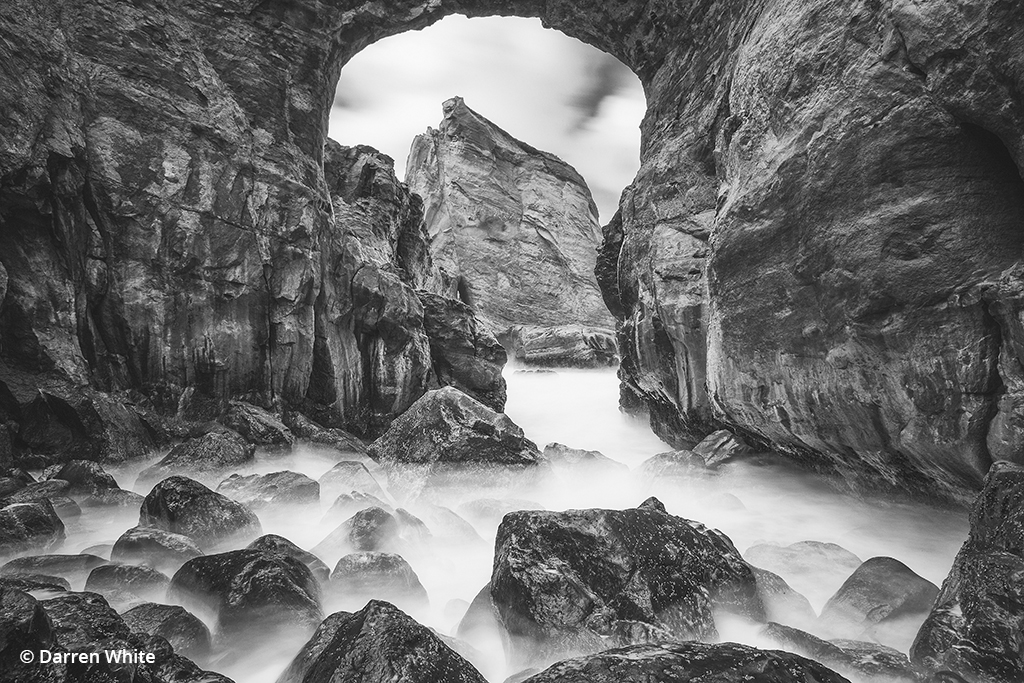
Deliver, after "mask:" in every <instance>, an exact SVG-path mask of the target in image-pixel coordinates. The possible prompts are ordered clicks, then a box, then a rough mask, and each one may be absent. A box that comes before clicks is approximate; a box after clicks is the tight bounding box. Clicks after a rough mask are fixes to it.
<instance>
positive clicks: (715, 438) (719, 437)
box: [693, 429, 753, 467]
mask: <svg viewBox="0 0 1024 683" xmlns="http://www.w3.org/2000/svg"><path fill="white" fill-rule="evenodd" d="M752 452H753V449H751V448H750V446H748V445H747V444H746V443H745V442H744V441H743V439H741V438H740V437H738V436H736V435H735V434H733V433H732V432H730V431H728V430H725V429H719V430H718V431H717V432H713V433H711V434H708V435H707V436H706V437H704V439H703V440H702V441H701V442H700V443H698V444H697V445H696V446H694V447H693V454H694V455H696V456H698V457H699V458H700V459H701V460H703V461H704V466H705V467H718V466H719V465H723V464H725V463H727V462H729V461H731V460H735V459H736V458H738V457H741V456H744V455H749V454H750V453H752Z"/></svg>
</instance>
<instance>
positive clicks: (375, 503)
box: [320, 491, 393, 525]
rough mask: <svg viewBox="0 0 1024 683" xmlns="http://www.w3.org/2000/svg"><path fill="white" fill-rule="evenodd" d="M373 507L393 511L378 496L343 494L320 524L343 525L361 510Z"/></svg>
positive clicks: (353, 492)
mask: <svg viewBox="0 0 1024 683" xmlns="http://www.w3.org/2000/svg"><path fill="white" fill-rule="evenodd" d="M372 507H377V508H381V509H382V510H386V511H387V512H392V511H393V510H392V508H391V507H390V506H389V505H388V504H387V503H385V502H384V501H382V500H381V499H380V498H377V497H376V496H372V495H370V494H367V493H363V492H361V491H350V492H349V493H343V494H341V495H340V496H338V497H337V498H335V499H334V502H333V503H332V504H331V507H330V508H328V510H327V512H325V513H324V516H323V519H322V520H320V523H321V524H330V525H336V524H341V523H342V522H344V521H345V520H346V519H349V518H350V517H351V516H352V515H354V514H355V513H357V512H359V511H360V510H365V509H367V508H372Z"/></svg>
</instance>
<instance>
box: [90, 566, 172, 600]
mask: <svg viewBox="0 0 1024 683" xmlns="http://www.w3.org/2000/svg"><path fill="white" fill-rule="evenodd" d="M170 582H171V579H170V577H168V576H167V575H166V574H163V573H161V572H159V571H157V570H155V569H152V568H150V567H144V566H143V567H139V566H135V565H131V564H120V563H113V564H105V565H102V566H99V567H96V568H95V569H93V570H92V571H91V572H89V578H87V579H86V580H85V590H87V591H89V592H92V593H99V594H100V595H102V596H104V597H106V598H107V600H108V601H111V599H112V598H111V596H112V595H113V594H116V593H118V592H120V591H124V592H126V593H130V594H132V595H134V596H136V597H138V598H141V599H149V600H163V599H164V595H165V594H166V592H167V585H168V584H169V583H170Z"/></svg>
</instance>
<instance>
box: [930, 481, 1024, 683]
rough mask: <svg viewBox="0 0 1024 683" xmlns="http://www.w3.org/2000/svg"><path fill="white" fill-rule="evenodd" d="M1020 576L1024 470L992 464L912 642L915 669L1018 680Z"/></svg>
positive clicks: (1023, 567) (1023, 676) (1021, 661)
mask: <svg viewBox="0 0 1024 683" xmlns="http://www.w3.org/2000/svg"><path fill="white" fill-rule="evenodd" d="M1021 577H1024V467H1021V466H1020V465H1014V464H1011V463H1008V462H997V463H995V464H994V465H993V466H992V469H991V470H990V471H989V473H988V477H987V478H986V481H985V488H984V489H983V490H982V492H981V495H979V496H978V499H977V501H975V503H974V507H973V508H972V510H971V530H970V533H969V534H968V536H967V540H966V541H965V542H964V545H963V546H962V547H961V548H960V552H959V553H957V556H956V559H954V560H953V566H952V568H951V569H950V570H949V575H948V576H947V577H946V580H945V581H943V582H942V589H941V591H940V592H939V595H938V598H937V599H936V600H935V604H934V606H933V607H932V609H931V612H930V614H929V615H928V618H927V619H926V620H925V622H924V624H923V625H922V626H921V629H920V630H919V631H918V633H917V637H916V639H915V640H914V644H913V647H912V648H911V650H910V655H911V660H912V661H913V662H914V664H916V665H917V666H918V667H920V668H921V669H922V670H924V671H925V672H927V673H930V674H936V678H937V679H938V680H941V679H939V677H938V672H942V671H950V672H953V673H955V674H957V675H959V676H960V677H961V678H962V679H963V680H965V681H968V683H1016V682H1017V681H1022V680H1024V656H1022V655H1021V645H1020V643H1021V633H1024V588H1022V581H1021ZM950 680H955V679H952V678H950ZM943 683H945V682H943Z"/></svg>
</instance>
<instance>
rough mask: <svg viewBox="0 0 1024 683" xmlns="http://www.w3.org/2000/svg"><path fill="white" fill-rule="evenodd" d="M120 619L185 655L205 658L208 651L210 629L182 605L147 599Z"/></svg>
mask: <svg viewBox="0 0 1024 683" xmlns="http://www.w3.org/2000/svg"><path fill="white" fill-rule="evenodd" d="M121 618H122V619H124V623H125V624H126V625H127V626H128V628H130V629H131V630H132V631H135V632H138V633H146V634H149V635H152V636H160V637H161V638H164V639H165V640H166V641H167V642H168V643H170V644H171V645H172V646H173V647H174V651H175V652H177V653H178V654H180V655H182V656H184V657H188V658H189V659H195V660H199V661H204V660H205V659H206V658H207V657H208V656H209V654H210V643H211V637H210V629H208V628H206V625H205V624H204V623H203V622H202V621H200V620H199V619H198V618H197V617H196V616H195V615H194V614H192V613H191V612H189V611H188V610H186V609H185V608H184V607H179V606H177V605H159V604H156V603H152V602H147V603H145V604H142V605H138V606H137V607H133V608H132V609H130V610H128V611H127V612H125V613H123V614H122V615H121Z"/></svg>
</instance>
